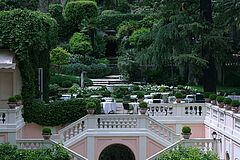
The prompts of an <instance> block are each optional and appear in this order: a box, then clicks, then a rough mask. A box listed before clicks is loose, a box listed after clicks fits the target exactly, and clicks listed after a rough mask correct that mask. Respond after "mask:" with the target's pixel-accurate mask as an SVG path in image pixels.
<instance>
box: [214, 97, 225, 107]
mask: <svg viewBox="0 0 240 160" xmlns="http://www.w3.org/2000/svg"><path fill="white" fill-rule="evenodd" d="M216 100H217V104H218V106H219V107H220V108H223V107H224V103H223V101H224V97H223V96H217V98H216Z"/></svg>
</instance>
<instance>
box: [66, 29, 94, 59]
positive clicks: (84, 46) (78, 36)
mask: <svg viewBox="0 0 240 160" xmlns="http://www.w3.org/2000/svg"><path fill="white" fill-rule="evenodd" d="M69 47H70V50H71V52H72V53H74V54H81V55H85V54H87V53H89V52H92V50H93V49H92V45H91V42H90V39H89V37H88V36H86V35H85V34H84V33H79V32H76V33H74V35H73V36H72V37H71V39H70V41H69Z"/></svg>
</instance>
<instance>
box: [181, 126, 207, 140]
mask: <svg viewBox="0 0 240 160" xmlns="http://www.w3.org/2000/svg"><path fill="white" fill-rule="evenodd" d="M183 126H189V127H190V128H191V129H192V135H191V138H205V125H204V124H183Z"/></svg>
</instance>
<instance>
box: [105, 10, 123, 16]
mask: <svg viewBox="0 0 240 160" xmlns="http://www.w3.org/2000/svg"><path fill="white" fill-rule="evenodd" d="M113 14H120V12H119V11H115V10H104V11H102V13H101V15H113Z"/></svg>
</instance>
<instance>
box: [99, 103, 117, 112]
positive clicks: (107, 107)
mask: <svg viewBox="0 0 240 160" xmlns="http://www.w3.org/2000/svg"><path fill="white" fill-rule="evenodd" d="M102 106H103V111H104V113H109V112H111V111H113V112H114V113H115V112H116V110H117V103H116V102H102Z"/></svg>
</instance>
